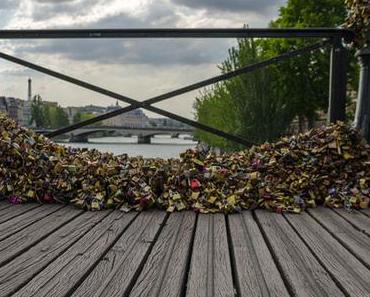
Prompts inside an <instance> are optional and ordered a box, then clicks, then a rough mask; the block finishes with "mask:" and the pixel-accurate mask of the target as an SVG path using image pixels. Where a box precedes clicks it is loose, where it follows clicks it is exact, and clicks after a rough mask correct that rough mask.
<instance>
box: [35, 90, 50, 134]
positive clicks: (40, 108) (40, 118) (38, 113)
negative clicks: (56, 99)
mask: <svg viewBox="0 0 370 297" xmlns="http://www.w3.org/2000/svg"><path fill="white" fill-rule="evenodd" d="M33 122H34V123H35V125H36V128H44V127H45V126H46V122H47V120H46V117H45V113H44V104H43V102H42V98H41V96H40V95H35V96H34V97H33V99H32V104H31V123H33Z"/></svg>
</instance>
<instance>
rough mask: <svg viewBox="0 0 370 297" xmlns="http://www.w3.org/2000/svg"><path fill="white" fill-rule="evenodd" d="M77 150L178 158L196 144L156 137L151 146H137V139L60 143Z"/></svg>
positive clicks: (179, 139)
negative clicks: (85, 149) (86, 149)
mask: <svg viewBox="0 0 370 297" xmlns="http://www.w3.org/2000/svg"><path fill="white" fill-rule="evenodd" d="M62 144H63V145H66V146H72V147H77V148H88V149H93V148H95V149H98V150H100V151H102V152H111V153H113V154H115V155H120V154H128V155H129V156H132V157H134V156H143V157H145V158H165V159H168V158H178V157H179V154H180V153H182V152H184V151H185V150H187V149H188V148H193V147H195V146H196V145H197V142H195V141H192V140H187V139H183V138H171V137H169V136H156V137H153V138H152V140H151V144H137V137H135V136H134V137H122V136H115V137H102V138H91V139H90V140H89V143H70V142H68V143H62Z"/></svg>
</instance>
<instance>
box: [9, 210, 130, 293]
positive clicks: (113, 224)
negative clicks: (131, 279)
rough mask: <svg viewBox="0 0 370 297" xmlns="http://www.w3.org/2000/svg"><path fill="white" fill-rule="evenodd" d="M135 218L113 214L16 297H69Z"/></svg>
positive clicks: (44, 270) (125, 214)
mask: <svg viewBox="0 0 370 297" xmlns="http://www.w3.org/2000/svg"><path fill="white" fill-rule="evenodd" d="M136 215H137V214H136V213H122V212H120V211H114V212H112V213H111V214H110V215H109V216H108V217H107V218H106V219H105V220H104V221H103V222H101V223H100V224H98V225H97V226H95V227H94V228H93V229H92V230H90V231H89V232H88V233H87V234H86V235H85V236H84V237H83V238H81V239H80V240H79V241H78V242H77V243H76V244H74V245H73V246H72V247H70V248H69V249H68V250H67V251H66V252H65V253H63V254H62V255H61V256H59V257H58V258H57V259H56V260H55V261H54V262H52V263H51V264H50V265H48V266H47V267H46V268H45V269H43V270H42V271H41V272H40V273H39V274H38V275H36V276H35V277H34V278H33V279H32V280H31V281H30V282H29V283H27V284H26V285H25V286H24V287H23V288H22V289H21V290H19V291H18V292H17V293H15V294H14V295H13V296H25V297H30V296H38V297H41V296H58V297H62V296H67V295H70V294H71V293H72V292H73V291H74V290H75V289H76V288H77V286H78V285H79V284H80V283H81V282H82V281H83V278H84V277H85V275H87V274H88V273H89V272H90V271H91V270H92V269H93V268H94V266H95V265H96V264H97V263H98V261H99V260H100V259H101V258H102V257H103V256H104V255H105V253H106V251H107V250H109V248H110V247H111V245H112V244H114V243H115V241H116V240H117V238H119V236H121V234H122V233H123V232H124V230H125V229H126V228H127V226H128V225H129V224H130V223H131V222H132V221H133V220H134V219H135V217H136Z"/></svg>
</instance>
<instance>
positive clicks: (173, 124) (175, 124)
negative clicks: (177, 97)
mask: <svg viewBox="0 0 370 297" xmlns="http://www.w3.org/2000/svg"><path fill="white" fill-rule="evenodd" d="M149 123H150V125H151V126H153V127H169V128H191V127H190V126H189V125H187V124H184V123H182V122H179V121H176V120H173V119H170V118H152V119H150V120H149Z"/></svg>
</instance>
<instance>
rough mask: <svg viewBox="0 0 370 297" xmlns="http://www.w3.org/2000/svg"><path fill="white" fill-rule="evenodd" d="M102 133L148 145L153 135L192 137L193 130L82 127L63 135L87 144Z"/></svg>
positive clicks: (45, 130)
mask: <svg viewBox="0 0 370 297" xmlns="http://www.w3.org/2000/svg"><path fill="white" fill-rule="evenodd" d="M52 131H53V130H52V129H39V130H36V132H37V133H40V134H47V133H49V132H52ZM102 132H103V133H104V134H105V135H111V134H113V133H115V134H119V135H122V136H137V137H138V143H150V142H151V138H152V137H153V136H155V135H170V136H171V137H172V138H176V137H178V136H179V135H180V134H189V135H193V132H194V129H193V128H177V127H141V128H138V127H108V126H98V127H83V128H79V129H76V130H74V131H72V132H68V133H66V134H64V135H67V136H69V141H70V142H82V143H84V142H88V140H89V136H92V135H94V134H97V133H102Z"/></svg>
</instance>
